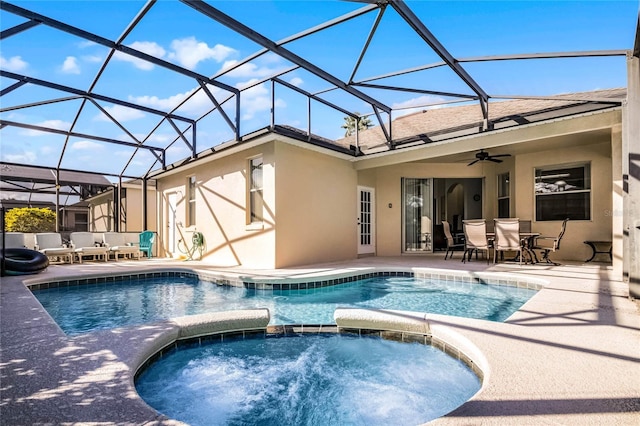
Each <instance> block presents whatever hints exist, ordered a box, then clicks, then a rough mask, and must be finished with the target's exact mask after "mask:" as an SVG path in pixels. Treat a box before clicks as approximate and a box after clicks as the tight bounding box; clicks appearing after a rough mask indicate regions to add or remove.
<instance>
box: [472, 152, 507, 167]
mask: <svg viewBox="0 0 640 426" xmlns="http://www.w3.org/2000/svg"><path fill="white" fill-rule="evenodd" d="M498 157H511V154H497V155H490V154H489V153H488V152H487V151H485V150H484V149H481V150H480V152H476V159H475V160H473V161H472V162H470V163H469V164H467V166H471V165H474V164H476V163H477V162H478V161H493V162H494V163H502V160H499V159H498Z"/></svg>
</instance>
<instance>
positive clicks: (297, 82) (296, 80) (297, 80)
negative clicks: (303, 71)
mask: <svg viewBox="0 0 640 426" xmlns="http://www.w3.org/2000/svg"><path fill="white" fill-rule="evenodd" d="M289 83H291V84H293V85H294V86H296V87H300V86H302V85H303V84H304V81H302V79H301V78H300V77H293V78H292V79H291V80H289Z"/></svg>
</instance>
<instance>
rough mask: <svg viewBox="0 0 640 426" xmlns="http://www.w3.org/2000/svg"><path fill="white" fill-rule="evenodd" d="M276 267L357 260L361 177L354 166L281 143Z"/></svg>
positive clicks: (277, 153)
mask: <svg viewBox="0 0 640 426" xmlns="http://www.w3.org/2000/svg"><path fill="white" fill-rule="evenodd" d="M276 188H277V189H276V210H277V215H276V216H277V221H276V267H278V268H281V267H286V266H293V265H304V264H311V263H318V262H329V261H335V260H345V259H354V258H355V257H356V255H357V232H358V226H357V217H358V212H357V173H356V172H355V170H354V169H353V165H352V163H351V162H349V161H346V160H344V159H340V158H336V157H334V156H329V155H326V154H321V153H318V152H314V151H309V150H307V149H303V148H300V147H298V146H295V145H291V144H287V143H282V142H278V143H276Z"/></svg>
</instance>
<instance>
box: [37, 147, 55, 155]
mask: <svg viewBox="0 0 640 426" xmlns="http://www.w3.org/2000/svg"><path fill="white" fill-rule="evenodd" d="M54 152H55V149H53V147H52V146H49V145H45V146H43V147H42V148H40V153H42V154H44V155H51V154H52V153H54Z"/></svg>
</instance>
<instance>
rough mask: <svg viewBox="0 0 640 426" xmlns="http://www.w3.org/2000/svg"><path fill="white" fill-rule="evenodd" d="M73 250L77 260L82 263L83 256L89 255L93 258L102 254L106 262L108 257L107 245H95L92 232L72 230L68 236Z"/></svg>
mask: <svg viewBox="0 0 640 426" xmlns="http://www.w3.org/2000/svg"><path fill="white" fill-rule="evenodd" d="M69 238H70V239H71V246H72V247H73V252H74V253H75V255H76V256H78V260H79V261H80V263H82V259H83V257H85V256H91V257H92V259H93V260H96V257H97V258H100V257H101V256H102V258H103V260H104V261H105V262H106V261H107V258H108V257H109V249H108V248H107V247H104V246H101V245H99V244H98V245H96V240H95V237H94V235H93V232H72V233H71V235H70V236H69Z"/></svg>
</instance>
